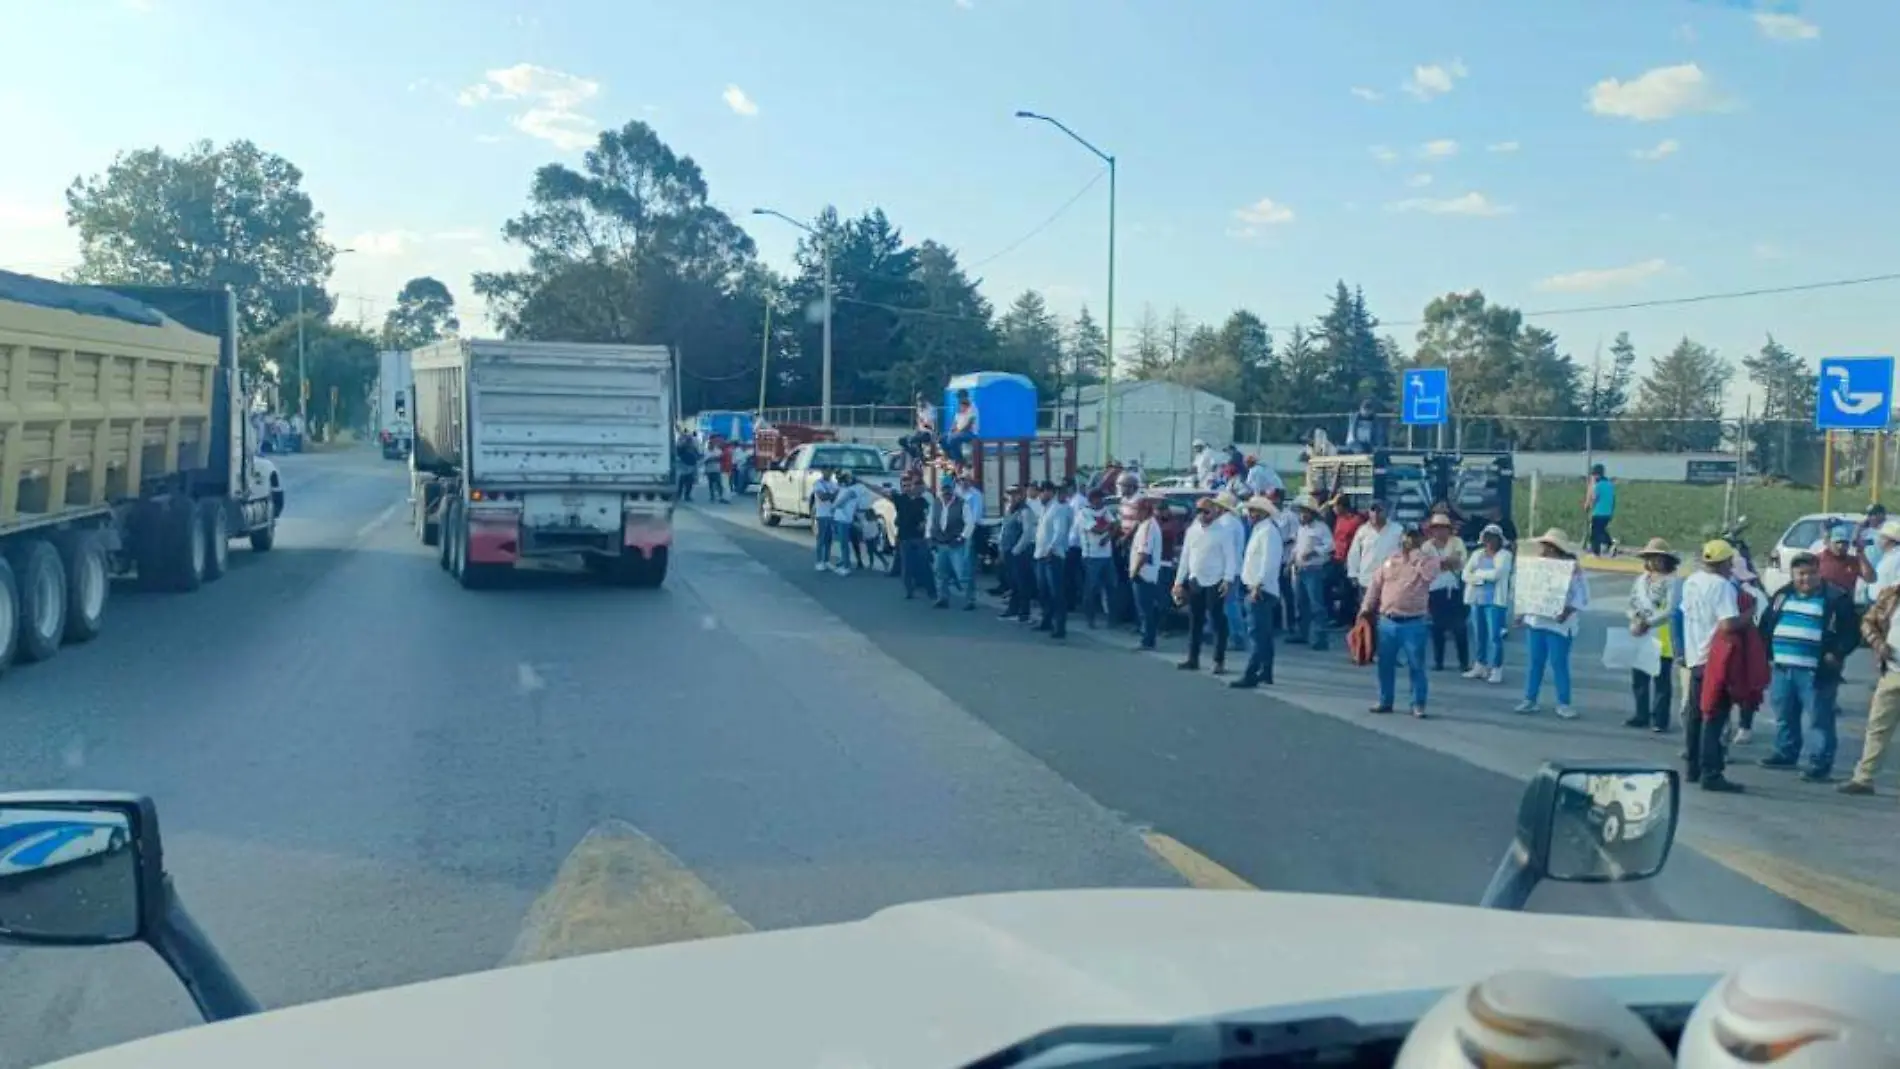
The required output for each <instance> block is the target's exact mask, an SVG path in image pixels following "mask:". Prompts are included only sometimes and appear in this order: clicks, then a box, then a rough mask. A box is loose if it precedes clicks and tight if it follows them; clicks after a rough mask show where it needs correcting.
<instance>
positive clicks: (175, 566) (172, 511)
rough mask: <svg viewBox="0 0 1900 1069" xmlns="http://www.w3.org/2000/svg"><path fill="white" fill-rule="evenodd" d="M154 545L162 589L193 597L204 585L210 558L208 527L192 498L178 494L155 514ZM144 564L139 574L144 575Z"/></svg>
mask: <svg viewBox="0 0 1900 1069" xmlns="http://www.w3.org/2000/svg"><path fill="white" fill-rule="evenodd" d="M152 518H153V520H154V523H153V532H152V533H153V536H154V537H153V538H152V540H151V541H152V542H153V543H154V546H153V550H154V552H153V553H152V556H153V557H154V558H156V559H155V560H154V562H153V563H154V566H155V569H156V571H157V573H158V574H157V575H156V576H155V577H154V584H155V586H156V587H157V589H159V590H168V591H171V592H173V593H178V594H189V593H191V592H192V591H194V590H196V589H198V588H199V587H201V586H203V585H204V581H205V568H206V561H207V558H209V557H210V556H211V553H210V549H209V547H207V546H206V544H205V541H206V539H205V525H204V520H203V518H202V517H201V516H200V515H199V512H198V509H197V506H196V504H195V503H194V502H193V501H192V500H191V499H190V498H188V497H185V496H183V495H179V494H174V495H173V496H171V497H169V498H166V499H165V500H164V502H163V503H162V504H159V505H158V506H157V507H156V508H155V510H154V511H153V513H152ZM144 564H145V562H144V561H140V562H139V565H140V567H139V574H140V576H141V577H143V576H144V573H145V569H144Z"/></svg>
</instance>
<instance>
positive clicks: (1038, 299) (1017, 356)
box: [996, 290, 1069, 404]
mask: <svg viewBox="0 0 1900 1069" xmlns="http://www.w3.org/2000/svg"><path fill="white" fill-rule="evenodd" d="M997 326H998V333H999V334H1000V336H1001V344H1000V346H999V347H998V349H997V354H996V356H997V360H996V362H997V370H999V371H1011V372H1014V373H1016V374H1018V375H1026V376H1028V377H1029V379H1030V380H1031V381H1032V382H1034V383H1035V384H1036V389H1037V390H1038V391H1039V392H1040V393H1041V395H1042V396H1043V397H1044V398H1046V399H1048V400H1047V403H1049V404H1055V403H1056V401H1057V400H1058V399H1060V398H1061V397H1062V390H1063V388H1064V387H1066V386H1067V385H1069V380H1068V378H1067V377H1066V375H1065V372H1064V370H1063V365H1064V363H1065V361H1064V360H1063V353H1062V326H1061V324H1060V323H1059V322H1058V321H1057V320H1056V316H1055V313H1053V312H1051V311H1049V305H1048V303H1047V302H1045V301H1044V300H1043V299H1042V294H1040V293H1037V292H1036V291H1035V290H1024V291H1023V292H1022V293H1021V294H1018V295H1017V297H1016V300H1015V301H1014V302H1013V303H1011V304H1010V306H1009V311H1007V312H1005V313H1003V318H1002V320H1001V321H1000V322H999V323H998V324H997Z"/></svg>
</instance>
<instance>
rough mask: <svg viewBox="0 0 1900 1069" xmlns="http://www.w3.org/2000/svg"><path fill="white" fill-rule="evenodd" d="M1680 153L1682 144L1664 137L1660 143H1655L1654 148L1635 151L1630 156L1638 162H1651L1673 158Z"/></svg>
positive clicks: (1671, 138)
mask: <svg viewBox="0 0 1900 1069" xmlns="http://www.w3.org/2000/svg"><path fill="white" fill-rule="evenodd" d="M1680 151H1682V142H1680V141H1677V140H1676V139H1675V138H1673V137H1665V138H1663V139H1662V140H1661V141H1658V142H1656V147H1655V148H1639V149H1635V150H1634V151H1632V152H1631V153H1630V155H1631V156H1634V157H1635V158H1637V159H1639V160H1644V161H1646V162H1653V161H1655V160H1660V159H1663V158H1665V157H1668V156H1674V155H1675V154H1676V153H1678V152H1680Z"/></svg>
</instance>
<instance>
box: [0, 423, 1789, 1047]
mask: <svg viewBox="0 0 1900 1069" xmlns="http://www.w3.org/2000/svg"><path fill="white" fill-rule="evenodd" d="M283 470H284V473H285V478H286V481H287V486H288V493H289V512H288V513H287V515H286V518H285V520H284V523H283V525H282V528H281V533H280V539H279V546H278V549H277V550H276V551H275V552H273V553H271V554H268V555H254V554H252V553H251V552H249V551H248V550H245V549H239V548H236V547H234V551H233V554H232V570H231V574H230V575H229V576H227V577H226V578H225V579H224V580H223V581H221V582H220V583H218V584H216V585H214V586H211V587H207V588H206V589H205V590H203V591H200V592H198V593H196V594H194V595H190V596H184V597H178V596H163V595H149V596H148V595H142V594H138V593H135V592H131V591H126V590H115V592H114V597H115V603H114V605H113V607H112V611H111V615H110V619H109V621H108V631H107V633H106V634H104V635H103V636H101V638H100V639H99V640H98V641H96V642H94V643H92V644H90V645H88V646H86V647H83V648H77V649H68V650H66V651H65V652H63V653H62V655H61V656H60V657H59V658H58V659H56V660H54V661H52V662H50V663H47V664H43V665H35V666H29V667H22V668H20V669H19V670H17V671H15V672H13V673H11V674H10V675H9V676H8V677H7V678H6V679H4V680H0V709H3V710H4V713H3V714H0V722H4V723H5V725H6V730H7V736H6V738H7V744H6V745H5V746H4V747H0V784H4V785H5V786H6V787H7V788H9V789H32V788H47V787H65V788H84V787H92V788H108V789H130V790H137V791H142V792H146V793H149V794H151V795H153V796H154V797H155V798H156V799H157V801H158V805H159V810H160V814H161V819H162V824H163V828H164V833H165V841H166V850H167V868H168V869H169V870H170V871H171V873H172V874H173V876H174V879H175V881H176V883H177V886H178V888H179V890H180V891H181V892H182V894H183V895H184V897H185V899H186V901H187V903H188V904H189V906H190V908H191V909H192V910H193V912H194V913H195V914H196V916H197V918H198V920H199V921H200V922H201V924H202V925H203V927H204V928H205V929H206V930H207V932H208V933H209V934H210V935H211V937H212V938H213V939H214V940H215V941H216V942H217V943H218V945H219V946H220V947H221V948H222V949H223V950H224V952H225V954H226V956H227V957H228V959H229V960H230V962H231V964H232V965H233V966H234V967H235V968H236V969H237V970H238V972H239V973H240V974H241V975H242V976H243V977H244V978H245V979H246V981H247V982H248V983H249V984H250V985H251V987H252V989H253V991H254V993H255V994H256V995H257V996H258V997H259V998H260V999H261V1000H262V1001H263V1002H264V1003H266V1004H267V1005H284V1004H287V1003H293V1002H300V1001H307V1000H311V999H318V998H324V997H330V996H335V995H341V994H346V993H350V992H356V991H363V990H370V989H376V988H380V987H386V986H390V985H394V984H400V983H406V982H412V981H417V980H423V979H428V978H433V977H438V976H444V975H451V974H456V973H461V972H467V971H471V970H478V969H486V968H492V967H495V966H497V965H499V964H502V963H504V962H508V961H519V960H527V959H533V958H537V957H546V956H550V955H554V954H559V953H567V952H573V951H575V950H584V949H593V948H598V947H604V946H612V945H621V944H627V943H640V942H651V941H658V940H663V939H668V938H680V937H683V936H703V935H712V934H724V933H727V932H736V931H744V930H745V929H746V928H748V927H760V928H765V927H779V926H786V925H797V924H808V923H818V922H826V921H833V920H841V919H848V918H855V917H860V916H863V915H865V914H867V913H869V912H871V911H873V910H875V909H878V908H880V907H882V906H885V905H888V904H892V903H896V902H902V901H909V900H914V899H919V898H928V897H936V896H942V895H951V894H963V893H972V892H982V891H999V890H1015V889H1026V888H1050V887H1075V886H1177V885H1181V884H1183V883H1186V882H1189V881H1190V880H1194V881H1197V882H1207V881H1208V879H1209V876H1208V872H1207V869H1208V868H1212V866H1206V867H1197V865H1195V864H1192V863H1189V862H1192V861H1193V860H1194V859H1193V858H1192V857H1190V858H1189V859H1188V862H1184V861H1183V858H1182V856H1181V855H1180V854H1178V853H1168V852H1165V851H1163V852H1157V850H1156V849H1154V848H1153V847H1154V845H1155V844H1157V843H1160V844H1163V845H1165V844H1166V843H1168V842H1171V841H1178V842H1180V843H1186V844H1189V845H1190V846H1192V848H1193V849H1194V850H1195V851H1198V852H1199V853H1200V854H1202V855H1206V857H1209V858H1212V859H1214V861H1216V862H1218V863H1219V865H1222V866H1225V867H1226V868H1227V869H1228V870H1231V871H1232V872H1233V873H1236V874H1238V875H1239V876H1240V877H1242V878H1244V879H1245V880H1246V881H1248V882H1250V883H1252V884H1254V885H1257V886H1260V887H1264V888H1269V889H1274V890H1298V891H1330V892H1343V893H1351V894H1371V895H1388V896H1402V897H1409V898H1420V899H1430V900H1437V901H1447V902H1471V901H1475V899H1476V898H1477V896H1478V894H1479V892H1480V891H1481V890H1482V888H1483V886H1484V883H1485V880H1486V878H1487V877H1488V876H1489V874H1490V871H1491V868H1492V866H1493V864H1494V863H1495V861H1496V859H1497V856H1498V854H1499V852H1500V851H1501V850H1502V848H1503V847H1504V845H1505V843H1506V841H1507V840H1508V838H1509V836H1510V834H1511V829H1512V824H1513V820H1514V816H1515V812H1516V803H1517V798H1518V793H1519V785H1518V783H1517V782H1516V781H1515V780H1513V779H1512V778H1510V777H1509V776H1506V775H1502V774H1499V773H1497V772H1495V771H1487V770H1484V769H1481V768H1478V767H1476V766H1474V765H1472V764H1470V763H1467V762H1465V761H1461V760H1458V759H1456V758H1455V757H1450V756H1447V755H1445V754H1443V753H1438V752H1434V751H1432V750H1429V749H1424V748H1421V747H1419V746H1415V745H1412V744H1410V743H1407V742H1404V741H1402V740H1398V739H1393V738H1389V737H1386V736H1384V735H1380V734H1377V733H1372V732H1367V731H1365V730H1362V729H1360V728H1357V727H1354V726H1351V725H1349V724H1345V723H1341V722H1338V721H1336V720H1333V719H1329V718H1327V717H1323V716H1315V715H1312V714H1310V713H1307V712H1305V711H1303V710H1300V709H1297V708H1294V707H1292V706H1289V705H1284V704H1281V703H1276V702H1273V701H1272V700H1271V699H1268V700H1267V701H1266V702H1265V703H1263V701H1262V700H1261V699H1260V698H1258V696H1246V695H1237V694H1231V693H1230V692H1227V691H1225V690H1223V689H1219V688H1214V687H1197V688H1192V689H1189V688H1184V687H1182V686H1181V680H1180V678H1179V676H1178V674H1177V673H1175V672H1173V671H1171V670H1168V669H1167V667H1166V666H1165V665H1164V664H1159V663H1157V661H1156V659H1154V658H1143V657H1135V656H1131V655H1128V654H1125V653H1120V652H1118V651H1115V650H1112V649H1109V648H1106V647H1104V646H1101V645H1099V644H1091V643H1090V642H1088V641H1086V640H1076V641H1072V642H1070V643H1069V644H1068V645H1066V646H1060V647H1058V646H1053V645H1052V644H1050V643H1048V642H1046V641H1040V640H1038V639H1037V638H1036V637H1035V636H1031V635H1026V634H1024V633H1022V632H1021V631H1019V630H1017V629H1015V628H1013V627H1010V626H1008V625H1004V624H1002V623H999V622H998V621H996V620H994V619H993V618H992V615H991V614H990V613H988V612H980V613H962V612H955V611H951V612H933V611H931V610H929V609H927V608H924V607H923V606H921V605H919V604H917V603H909V604H906V603H905V602H903V601H902V600H901V599H900V596H899V591H898V590H897V589H896V588H895V584H893V583H890V582H887V581H885V580H881V579H878V578H875V577H871V576H858V577H853V578H850V579H843V578H840V577H837V576H833V575H829V574H814V572H813V571H812V568H811V564H810V558H809V556H808V549H807V548H806V545H805V543H804V542H803V541H801V539H800V537H799V535H798V534H797V533H768V532H765V531H762V530H760V529H758V528H757V526H756V524H755V522H754V521H753V519H752V518H751V515H750V511H749V509H747V507H746V506H745V505H734V506H730V508H731V509H732V515H731V516H730V518H729V520H721V519H716V518H707V517H706V516H705V515H703V514H701V513H697V512H689V513H686V514H683V516H682V521H681V534H680V548H679V554H678V556H677V558H676V559H675V561H674V572H673V575H672V576H671V577H670V578H669V580H668V582H667V585H666V586H665V588H664V589H662V590H660V591H658V592H639V591H626V590H616V589H608V588H602V587H599V586H596V585H594V584H592V583H590V582H588V581H587V580H585V579H583V578H581V577H579V576H573V575H562V574H535V575H527V576H522V577H520V580H521V581H519V582H517V583H514V584H511V586H510V588H508V589H504V590H497V591H484V592H479V593H477V592H468V591H463V590H461V589H459V588H458V587H456V586H455V585H454V584H453V583H452V582H450V581H449V579H448V578H447V577H446V576H444V575H443V574H442V573H441V572H440V571H439V570H438V569H437V567H436V564H435V560H434V554H433V551H431V550H426V549H424V548H422V547H421V546H419V545H417V544H416V543H415V542H414V540H413V538H412V536H411V534H410V532H409V529H408V526H407V523H406V519H407V512H406V508H405V506H404V505H403V497H404V494H405V491H406V482H405V480H404V478H403V476H402V469H401V468H400V467H399V466H398V465H396V464H394V463H386V462H383V461H380V460H379V459H377V457H376V455H375V454H374V453H373V452H369V451H359V452H349V453H340V454H327V455H310V456H301V457H290V458H286V459H285V460H284V462H283ZM1150 830H1151V831H1153V832H1158V833H1162V834H1165V835H1166V836H1168V837H1171V839H1169V840H1157V839H1153V838H1151V837H1149V838H1145V837H1144V836H1143V835H1142V834H1140V832H1142V831H1150ZM628 873H631V875H627V874H628ZM622 877H624V879H622ZM616 881H619V884H618V885H616ZM1664 881H1673V883H1672V884H1671V886H1672V887H1673V888H1674V889H1675V890H1674V891H1673V892H1672V893H1669V894H1664V895H1660V896H1659V895H1658V894H1657V893H1656V892H1654V891H1653V890H1652V889H1650V887H1649V886H1648V885H1643V886H1633V887H1628V888H1614V889H1603V888H1596V889H1590V888H1580V887H1557V888H1550V889H1546V890H1543V891H1540V892H1539V894H1538V896H1537V898H1536V899H1535V900H1534V903H1533V907H1534V908H1537V909H1545V910H1565V911H1575V912H1606V913H1628V914H1636V915H1654V916H1683V917H1688V918H1691V919H1720V920H1729V921H1736V922H1742V923H1770V924H1783V925H1789V924H1792V925H1801V926H1813V927H1824V926H1825V923H1824V922H1822V921H1821V920H1820V919H1819V918H1818V917H1816V916H1814V915H1813V914H1809V913H1806V912H1805V911H1804V910H1802V909H1800V908H1799V907H1796V906H1794V905H1793V904H1791V903H1789V902H1787V901H1786V900H1783V899H1779V898H1776V897H1775V896H1772V895H1770V894H1768V892H1766V891H1764V890H1763V889H1762V888H1760V887H1759V886H1757V885H1755V884H1753V883H1751V882H1749V881H1747V880H1744V879H1742V878H1741V877H1739V876H1735V875H1734V874H1732V873H1730V872H1729V871H1728V870H1726V869H1722V868H1720V867H1718V866H1715V865H1713V864H1712V863H1710V862H1708V861H1706V860H1705V859H1701V858H1698V857H1696V856H1695V855H1693V854H1684V856H1683V857H1682V858H1681V863H1680V864H1678V863H1677V862H1676V861H1673V860H1672V863H1671V871H1670V873H1669V874H1667V875H1665V877H1664ZM1661 882H1663V881H1659V883H1661ZM616 886H618V888H619V889H618V890H615V887H616ZM0 1005H4V1006H6V1007H7V1009H6V1012H5V1013H3V1014H0V1066H6V1067H11V1066H25V1065H35V1064H39V1063H41V1062H44V1061H46V1060H49V1059H51V1058H53V1057H57V1056H61V1055H64V1054H70V1053H74V1052H77V1051H81V1050H86V1049H91V1048H95V1047H99V1046H103V1045H106V1044H108V1043H112V1042H117V1041H122V1040H125V1039H129V1038H134V1037H137V1036H140V1035H145V1034H150V1033H152V1032H155V1031H161V1030H167V1029H172V1028H178V1027H183V1026H186V1025H189V1024H191V1023H193V1022H194V1021H195V1019H196V1018H195V1015H194V1014H193V1012H192V1010H191V1008H190V1005H189V1002H188V1001H187V1000H186V998H185V996H184V994H183V992H182V991H181V990H180V989H179V988H178V987H177V986H176V984H175V983H174V982H173V981H172V980H171V979H170V978H169V976H168V975H167V974H166V973H165V971H164V969H163V967H162V966H161V965H160V964H159V962H158V961H157V960H156V958H155V957H154V956H153V955H152V954H151V953H150V952H149V951H147V950H145V949H143V948H141V947H137V946H130V947H115V948H106V949H93V950H63V949H62V950H50V949H34V950H18V949H8V950H0Z"/></svg>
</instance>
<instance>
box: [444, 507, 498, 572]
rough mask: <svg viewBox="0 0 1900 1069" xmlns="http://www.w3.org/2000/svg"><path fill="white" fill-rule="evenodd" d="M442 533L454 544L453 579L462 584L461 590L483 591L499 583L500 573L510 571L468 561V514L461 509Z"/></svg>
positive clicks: (457, 509) (457, 510)
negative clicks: (454, 570)
mask: <svg viewBox="0 0 1900 1069" xmlns="http://www.w3.org/2000/svg"><path fill="white" fill-rule="evenodd" d="M451 507H453V506H451ZM442 533H443V535H444V536H445V537H446V538H448V539H451V540H452V541H454V543H455V557H456V565H457V568H456V574H455V578H456V580H457V581H458V582H460V583H461V584H462V589H463V590H485V589H487V588H489V587H492V586H494V585H495V584H496V583H498V582H500V581H501V576H502V573H504V572H507V571H509V570H510V569H509V568H508V567H507V566H506V565H499V564H482V563H479V562H477V561H472V560H469V559H468V514H467V513H466V512H465V511H463V510H462V509H460V508H455V520H454V522H453V523H451V524H450V525H449V526H448V527H447V528H446V529H445V530H444V531H443V532H442Z"/></svg>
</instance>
